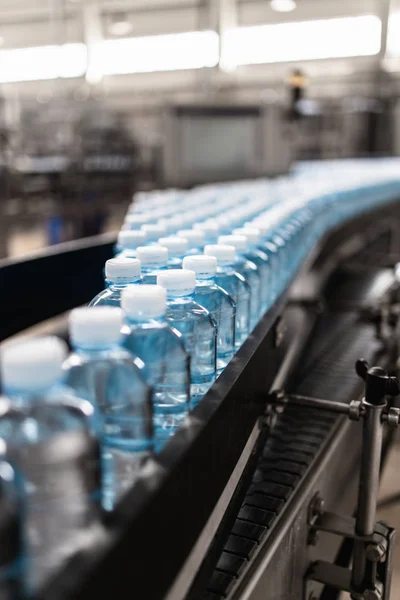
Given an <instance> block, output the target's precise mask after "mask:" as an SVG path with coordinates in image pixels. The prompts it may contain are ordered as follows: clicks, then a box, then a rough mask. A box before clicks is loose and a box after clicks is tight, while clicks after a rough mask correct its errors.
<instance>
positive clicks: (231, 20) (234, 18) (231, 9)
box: [217, 0, 238, 72]
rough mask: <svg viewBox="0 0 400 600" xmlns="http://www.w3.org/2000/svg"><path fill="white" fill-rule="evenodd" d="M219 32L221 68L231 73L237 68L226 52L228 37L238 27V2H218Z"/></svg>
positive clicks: (228, 0) (232, 0)
mask: <svg viewBox="0 0 400 600" xmlns="http://www.w3.org/2000/svg"><path fill="white" fill-rule="evenodd" d="M217 1H218V8H217V19H218V26H217V31H218V33H219V68H220V70H221V71H225V72H230V71H233V70H234V69H235V68H236V64H234V63H233V62H232V59H231V57H230V56H229V55H228V53H227V52H226V36H227V35H228V34H229V32H230V31H231V30H232V29H234V28H235V27H237V25H238V14H237V0H217Z"/></svg>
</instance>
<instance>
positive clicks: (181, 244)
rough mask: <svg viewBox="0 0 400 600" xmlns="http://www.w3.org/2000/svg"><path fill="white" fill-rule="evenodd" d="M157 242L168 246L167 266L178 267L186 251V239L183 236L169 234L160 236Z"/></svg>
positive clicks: (180, 265)
mask: <svg viewBox="0 0 400 600" xmlns="http://www.w3.org/2000/svg"><path fill="white" fill-rule="evenodd" d="M158 243H159V244H160V245H161V246H165V247H166V248H168V268H169V269H180V268H181V267H182V261H183V257H184V256H186V253H187V251H188V246H189V242H188V240H187V239H186V238H184V237H178V236H170V237H162V238H160V239H159V240H158Z"/></svg>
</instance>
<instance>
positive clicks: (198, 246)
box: [177, 229, 205, 256]
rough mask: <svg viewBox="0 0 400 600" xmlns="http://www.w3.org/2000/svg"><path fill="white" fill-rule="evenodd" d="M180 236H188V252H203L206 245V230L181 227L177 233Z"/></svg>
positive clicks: (189, 253)
mask: <svg viewBox="0 0 400 600" xmlns="http://www.w3.org/2000/svg"><path fill="white" fill-rule="evenodd" d="M177 235H178V236H179V237H183V238H186V239H187V241H188V251H187V254H188V255H189V256H190V255H191V254H193V255H194V254H201V253H202V252H203V248H204V245H205V235H204V231H201V230H200V229H181V230H180V231H178V234H177Z"/></svg>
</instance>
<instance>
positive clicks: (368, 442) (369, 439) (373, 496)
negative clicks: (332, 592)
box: [351, 403, 386, 600]
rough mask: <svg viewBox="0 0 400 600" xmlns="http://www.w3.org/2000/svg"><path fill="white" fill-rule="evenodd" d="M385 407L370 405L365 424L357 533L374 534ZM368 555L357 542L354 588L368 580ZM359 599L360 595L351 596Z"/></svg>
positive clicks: (354, 555)
mask: <svg viewBox="0 0 400 600" xmlns="http://www.w3.org/2000/svg"><path fill="white" fill-rule="evenodd" d="M385 406H386V403H385V404H384V405H383V406H373V405H369V406H368V408H367V410H366V412H365V416H364V423H363V447H362V454H361V465H360V483H359V491H358V502H357V513H356V533H357V535H359V536H361V537H364V536H370V535H372V534H373V533H374V529H375V524H376V503H377V497H378V491H379V468H380V461H381V450H382V439H383V424H382V413H383V409H384V408H385ZM365 572H366V554H365V543H364V542H362V541H355V543H354V552H353V570H352V578H351V584H352V588H353V589H354V590H359V591H362V587H363V584H364V583H365ZM351 597H352V598H355V599H357V600H358V599H359V594H356V595H352V596H351Z"/></svg>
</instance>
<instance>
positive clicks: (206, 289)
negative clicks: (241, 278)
mask: <svg viewBox="0 0 400 600" xmlns="http://www.w3.org/2000/svg"><path fill="white" fill-rule="evenodd" d="M183 268H184V269H189V270H191V271H194V272H195V273H196V289H195V293H194V299H195V301H196V302H198V304H200V306H204V308H206V309H207V310H208V312H209V313H210V315H211V316H212V318H213V319H214V321H215V322H216V323H217V328H218V333H217V375H219V374H220V373H222V371H223V369H225V367H226V365H227V364H228V363H229V362H230V360H231V359H232V358H233V355H234V353H235V326H236V303H235V301H234V300H233V298H232V297H231V296H230V295H229V294H228V292H226V291H225V290H223V289H222V288H221V287H220V286H219V285H217V283H216V280H215V279H216V275H217V259H216V258H215V257H214V256H206V255H205V254H200V255H196V256H186V257H185V258H184V259H183Z"/></svg>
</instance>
